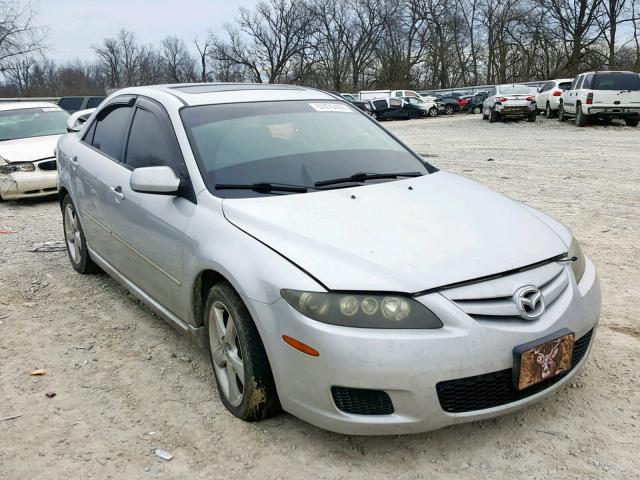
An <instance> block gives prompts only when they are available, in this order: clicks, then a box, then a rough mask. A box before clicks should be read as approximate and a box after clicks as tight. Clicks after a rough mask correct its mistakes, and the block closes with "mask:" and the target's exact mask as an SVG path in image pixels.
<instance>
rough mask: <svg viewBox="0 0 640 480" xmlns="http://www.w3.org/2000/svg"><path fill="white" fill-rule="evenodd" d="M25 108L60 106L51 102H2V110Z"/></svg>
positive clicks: (0, 107) (0, 110)
mask: <svg viewBox="0 0 640 480" xmlns="http://www.w3.org/2000/svg"><path fill="white" fill-rule="evenodd" d="M25 108H60V107H59V106H58V105H56V104H55V103H51V102H7V103H0V112H4V111H8V110H23V109H25Z"/></svg>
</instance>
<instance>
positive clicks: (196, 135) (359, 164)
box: [181, 100, 435, 198]
mask: <svg viewBox="0 0 640 480" xmlns="http://www.w3.org/2000/svg"><path fill="white" fill-rule="evenodd" d="M181 116H182V121H183V123H184V126H185V128H186V130H187V134H188V136H189V141H190V143H191V148H192V149H193V152H194V155H195V157H196V160H197V162H198V166H199V168H200V172H201V173H202V176H203V178H204V181H205V184H206V185H207V188H208V189H209V191H210V192H211V193H213V194H215V195H216V196H220V197H234V198H237V197H251V196H259V195H264V193H261V192H254V191H250V190H216V189H215V185H216V184H253V183H259V182H269V183H278V184H286V185H295V186H305V187H309V188H312V187H314V184H315V183H316V182H321V181H323V180H328V179H334V178H339V177H349V176H351V175H353V174H355V173H392V172H420V173H424V174H426V173H428V172H429V171H433V170H435V169H432V167H430V166H429V165H427V164H425V163H423V162H422V161H421V160H419V159H418V158H417V157H416V156H414V155H413V154H412V153H410V152H409V151H408V150H407V149H406V148H405V147H403V146H402V145H401V144H400V143H399V142H398V141H396V140H395V139H394V138H393V137H391V136H390V135H389V134H388V133H387V132H385V131H384V130H383V129H382V128H380V127H379V126H378V125H377V124H376V123H375V122H374V121H372V120H370V119H369V118H368V117H366V116H365V115H363V114H360V113H358V110H357V109H355V108H353V107H351V106H350V105H348V104H346V103H343V102H335V101H317V100H316V101H313V100H312V101H281V102H260V103H236V104H228V105H224V104H222V105H204V106H196V107H189V108H184V109H182V111H181Z"/></svg>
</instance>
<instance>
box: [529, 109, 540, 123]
mask: <svg viewBox="0 0 640 480" xmlns="http://www.w3.org/2000/svg"><path fill="white" fill-rule="evenodd" d="M537 116H538V110H532V111H530V112H529V115H527V122H535V121H536V118H537Z"/></svg>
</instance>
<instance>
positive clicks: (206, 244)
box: [184, 192, 325, 326]
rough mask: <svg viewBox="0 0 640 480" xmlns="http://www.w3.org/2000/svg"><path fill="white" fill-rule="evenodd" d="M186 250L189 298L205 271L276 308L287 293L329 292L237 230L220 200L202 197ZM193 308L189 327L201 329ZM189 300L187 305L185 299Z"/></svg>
mask: <svg viewBox="0 0 640 480" xmlns="http://www.w3.org/2000/svg"><path fill="white" fill-rule="evenodd" d="M187 237H188V238H190V239H192V243H191V244H190V245H187V246H185V248H186V251H185V262H184V263H185V279H186V282H185V287H187V288H185V294H188V293H189V294H191V293H193V292H194V289H197V288H199V279H200V277H201V274H202V273H203V272H204V271H207V270H211V271H213V272H215V273H217V274H218V275H220V276H222V277H224V278H225V279H226V280H227V281H228V282H229V283H230V284H231V285H232V286H233V288H234V289H235V290H236V291H237V292H238V294H239V295H240V296H241V297H244V298H245V299H250V300H252V301H255V302H260V303H267V304H271V303H274V302H276V301H277V300H279V299H280V290H281V289H282V288H294V289H298V290H309V291H325V288H324V287H323V286H322V285H321V284H320V283H319V282H317V281H315V280H314V279H313V278H312V277H311V276H310V275H309V274H307V273H306V272H304V270H302V269H301V268H299V267H298V266H296V265H295V264H293V263H292V262H290V261H289V260H288V259H286V258H285V257H283V256H282V255H280V254H279V253H276V252H275V251H274V250H272V249H271V248H270V247H268V246H266V245H265V244H263V243H261V242H260V241H259V239H256V238H254V237H252V236H250V235H248V234H247V233H245V232H243V231H242V230H240V229H239V228H237V227H236V226H234V225H232V224H231V223H230V222H229V221H228V220H227V219H226V218H225V217H224V214H223V212H222V202H221V200H220V199H217V198H215V197H212V196H211V195H210V194H209V193H208V192H203V194H201V195H200V196H199V197H198V206H197V207H196V209H195V211H194V216H193V217H192V219H191V220H190V222H189V224H188V225H187ZM192 299H193V296H191V297H190V299H189V300H188V301H189V303H190V309H189V311H190V317H191V318H190V319H189V323H191V324H192V325H193V326H199V325H200V323H201V319H200V318H199V315H198V312H197V309H196V305H195V304H194V302H193V301H192ZM185 300H186V299H185Z"/></svg>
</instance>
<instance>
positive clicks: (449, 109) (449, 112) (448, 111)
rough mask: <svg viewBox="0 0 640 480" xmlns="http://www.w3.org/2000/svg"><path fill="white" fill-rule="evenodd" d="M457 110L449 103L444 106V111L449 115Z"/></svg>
mask: <svg viewBox="0 0 640 480" xmlns="http://www.w3.org/2000/svg"><path fill="white" fill-rule="evenodd" d="M454 112H455V110H454V109H453V107H452V106H451V105H447V106H446V107H444V113H445V114H447V115H453V113H454Z"/></svg>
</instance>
